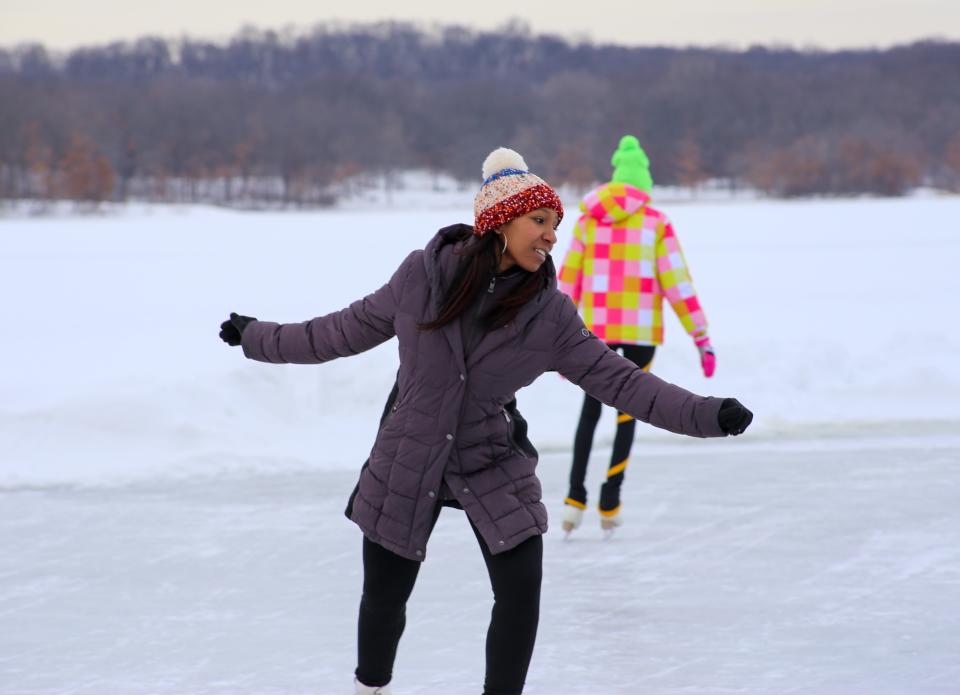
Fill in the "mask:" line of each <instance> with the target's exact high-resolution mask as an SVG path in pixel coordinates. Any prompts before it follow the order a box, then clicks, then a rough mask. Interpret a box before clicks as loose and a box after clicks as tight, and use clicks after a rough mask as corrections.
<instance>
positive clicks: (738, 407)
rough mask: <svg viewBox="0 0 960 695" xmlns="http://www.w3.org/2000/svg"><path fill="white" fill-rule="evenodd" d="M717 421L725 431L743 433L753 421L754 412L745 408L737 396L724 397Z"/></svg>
mask: <svg viewBox="0 0 960 695" xmlns="http://www.w3.org/2000/svg"><path fill="white" fill-rule="evenodd" d="M717 421H718V422H719V423H720V429H722V430H723V431H724V433H726V434H732V435H738V434H743V432H744V430H746V429H747V428H748V427H749V426H750V423H751V422H753V413H751V412H750V411H749V410H747V409H746V408H744V407H743V404H742V403H741V402H740V401H738V400H737V399H736V398H724V399H723V402H722V403H721V404H720V412H719V413H718V414H717Z"/></svg>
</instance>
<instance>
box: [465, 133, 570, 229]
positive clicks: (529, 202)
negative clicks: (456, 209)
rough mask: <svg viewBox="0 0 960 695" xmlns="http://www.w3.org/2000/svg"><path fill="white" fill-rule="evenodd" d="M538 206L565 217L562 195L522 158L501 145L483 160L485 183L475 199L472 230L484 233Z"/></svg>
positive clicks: (561, 217) (559, 216) (560, 217)
mask: <svg viewBox="0 0 960 695" xmlns="http://www.w3.org/2000/svg"><path fill="white" fill-rule="evenodd" d="M537 208H550V209H551V210H555V211H556V213H557V215H558V220H557V221H558V222H559V221H560V220H562V219H563V203H561V202H560V196H558V195H557V192H556V191H555V190H553V189H552V188H551V187H550V186H549V185H548V184H547V183H546V182H545V181H544V180H543V179H541V178H540V177H539V176H537V175H535V174H531V173H530V170H529V168H528V167H527V163H526V162H525V161H523V157H521V156H520V155H519V154H517V153H516V152H514V151H513V150H511V149H509V148H506V147H499V148H497V149H495V150H494V151H493V152H491V153H490V154H489V155H487V158H486V159H485V160H484V161H483V186H481V187H480V192H479V193H477V197H476V198H474V200H473V214H474V223H473V233H474V234H476V235H477V236H483V235H484V234H486V233H487V232H489V231H490V230H491V229H496V228H497V227H499V226H500V225H503V224H506V223H507V222H509V221H510V220H513V219H516V218H517V217H520V216H521V215H526V214H527V213H528V212H530V211H531V210H536V209H537Z"/></svg>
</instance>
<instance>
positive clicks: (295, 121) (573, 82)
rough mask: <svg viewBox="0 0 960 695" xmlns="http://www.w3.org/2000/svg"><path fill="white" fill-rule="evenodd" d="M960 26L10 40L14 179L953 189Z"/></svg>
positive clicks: (325, 194)
mask: <svg viewBox="0 0 960 695" xmlns="http://www.w3.org/2000/svg"><path fill="white" fill-rule="evenodd" d="M958 85H960V42H947V41H922V42H917V43H913V44H909V45H903V46H896V47H893V48H887V49H869V50H867V49H857V50H841V51H825V50H795V49H789V48H768V47H761V46H755V47H752V48H749V49H746V50H731V49H724V48H669V47H627V46H617V45H610V44H603V45H601V44H593V43H589V42H584V41H579V42H574V41H571V40H567V39H563V38H559V37H556V36H538V35H534V34H532V33H531V32H530V30H529V29H528V28H527V27H525V26H524V25H522V24H516V23H515V24H511V25H507V26H505V27H503V28H502V29H500V30H497V31H474V30H469V29H465V28H462V27H440V28H435V29H431V30H426V29H423V28H420V27H418V26H416V25H412V24H403V23H381V24H375V25H349V26H340V25H321V26H318V27H317V28H315V29H314V30H313V31H311V32H309V33H306V34H294V33H277V32H273V31H260V30H256V29H247V30H244V31H242V32H240V33H238V34H237V35H236V36H234V37H233V38H232V39H230V40H228V41H226V42H221V43H214V42H207V41H203V40H198V39H178V40H169V39H161V38H155V37H144V38H140V39H137V40H133V41H128V42H116V43H111V44H106V45H102V46H93V47H85V48H80V49H75V50H71V51H65V52H52V51H48V50H47V49H46V48H44V47H43V46H42V45H39V44H28V45H21V46H17V47H14V48H9V49H0V198H5V199H39V200H56V199H74V200H81V201H100V200H128V199H148V200H162V201H189V202H202V201H206V202H216V203H226V204H230V203H236V204H248V203H254V204H256V203H269V204H307V205H311V204H313V205H316V204H327V203H329V202H331V201H332V196H333V195H334V194H333V193H332V192H333V191H335V190H338V184H340V183H341V182H343V181H345V180H354V179H357V178H363V177H378V178H381V177H382V178H384V179H385V180H390V178H391V177H392V176H394V175H395V174H396V173H397V172H400V171H404V170H410V169H423V170H427V171H432V172H435V173H437V174H447V175H450V176H453V177H454V178H456V179H458V180H460V181H465V182H477V181H478V179H479V176H480V174H479V171H480V164H481V162H482V161H483V158H484V156H485V155H486V154H487V153H488V152H489V151H490V150H492V149H493V148H495V147H497V146H500V145H506V146H509V147H513V148H514V149H516V150H518V151H520V152H521V153H522V154H523V155H524V156H525V157H526V159H527V162H528V163H529V164H530V166H531V168H532V169H533V170H534V171H536V172H537V173H538V174H540V175H541V176H543V177H544V178H546V179H547V180H549V181H551V182H555V183H556V184H570V185H573V186H581V187H582V186H586V185H589V184H591V183H593V182H597V181H604V180H606V179H607V178H608V177H609V175H610V154H611V153H612V151H613V150H614V148H615V147H616V144H617V141H618V140H619V138H620V136H621V135H624V134H627V133H631V134H634V135H636V136H637V137H638V138H640V141H641V143H642V144H643V146H644V148H645V149H646V150H647V152H648V154H649V156H650V159H651V163H652V171H653V176H654V180H655V182H657V183H660V184H667V185H680V186H690V187H694V188H695V187H697V186H699V185H702V184H703V182H705V181H707V180H722V181H725V182H727V184H728V185H730V186H731V187H734V188H735V187H751V188H755V189H758V190H760V191H763V192H765V193H767V194H769V195H772V196H803V195H849V194H860V193H869V194H879V195H901V194H903V193H906V192H908V191H910V190H912V189H914V188H916V187H918V186H933V187H939V188H943V189H945V190H954V191H957V190H960V88H958Z"/></svg>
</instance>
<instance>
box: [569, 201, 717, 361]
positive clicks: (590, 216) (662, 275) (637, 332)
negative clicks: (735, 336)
mask: <svg viewBox="0 0 960 695" xmlns="http://www.w3.org/2000/svg"><path fill="white" fill-rule="evenodd" d="M649 202H650V196H648V195H647V194H646V193H644V192H643V191H641V190H640V189H639V188H635V187H633V186H631V185H629V184H624V183H607V184H604V185H603V186H600V187H599V188H597V189H596V190H594V191H591V192H590V193H588V194H587V196H586V197H585V198H584V199H583V202H581V203H580V210H581V211H582V212H583V214H582V215H581V216H580V219H578V220H577V224H576V227H575V228H574V230H573V242H572V243H571V245H570V250H569V251H568V252H567V256H566V258H565V259H564V261H563V267H562V268H561V270H560V278H559V284H560V289H561V290H562V291H563V292H564V293H566V294H568V295H569V296H570V297H571V298H572V299H573V302H574V304H576V305H577V306H578V307H580V310H581V313H582V315H583V322H584V323H585V324H586V325H587V327H588V328H589V329H590V330H591V331H593V333H594V334H595V335H596V336H597V337H598V338H600V339H601V340H603V341H604V342H606V343H627V344H631V345H660V344H661V343H663V312H662V310H661V299H662V298H663V297H666V298H667V301H668V302H670V305H671V306H672V307H673V310H674V311H675V312H676V314H677V317H678V318H679V319H680V323H682V324H683V327H684V328H685V329H686V331H687V333H689V334H690V336H691V337H692V338H693V339H694V340H697V339H699V338H703V337H705V336H706V335H707V319H706V317H705V316H704V314H703V309H701V308H700V302H699V301H697V294H696V292H695V291H694V289H693V283H692V281H691V280H690V273H689V272H688V271H687V264H686V261H685V260H684V257H683V252H682V251H681V250H680V243H679V241H677V237H676V235H675V234H674V232H673V225H671V224H670V220H668V219H667V217H666V215H664V214H663V213H662V212H660V211H659V210H655V209H654V208H652V207H650V206H649V205H648V203H649Z"/></svg>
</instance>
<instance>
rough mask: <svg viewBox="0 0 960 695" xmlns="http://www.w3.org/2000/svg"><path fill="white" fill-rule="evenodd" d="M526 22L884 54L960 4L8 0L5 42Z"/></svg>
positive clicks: (955, 35) (623, 36)
mask: <svg viewBox="0 0 960 695" xmlns="http://www.w3.org/2000/svg"><path fill="white" fill-rule="evenodd" d="M511 17H516V18H519V19H522V20H524V21H526V22H527V23H529V24H530V26H531V28H532V30H533V31H534V33H552V34H559V35H561V36H565V37H567V38H573V39H581V38H589V39H591V40H593V41H595V42H598V43H619V44H627V45H641V44H642V45H650V44H661V45H675V46H676V45H708V46H716V45H725V46H729V47H732V48H745V47H747V46H749V45H751V44H756V43H760V44H766V45H771V44H781V45H782V44H787V45H791V46H794V47H797V48H807V47H820V48H826V49H834V48H862V47H886V46H890V45H893V44H901V43H907V42H911V41H915V40H917V39H921V38H930V37H934V38H944V39H951V40H960V0H722V1H721V0H654V1H653V2H637V1H636V0H634V1H633V2H623V1H620V0H600V1H595V2H584V1H583V0H553V1H552V2H547V1H545V0H531V1H528V2H517V1H516V0H513V1H512V2H510V1H500V0H485V1H484V2H450V0H411V1H410V2H406V3H405V2H402V0H377V1H371V2H363V1H355V2H337V3H331V4H325V3H323V2H317V1H316V0H314V1H312V2H307V1H306V0H270V1H269V2H265V1H264V0H255V1H254V0H229V1H227V0H211V1H206V2H205V1H204V0H153V1H151V2H137V0H125V1H123V0H0V46H4V47H11V46H14V45H16V44H19V43H24V42H40V43H43V44H45V45H46V46H48V47H50V48H55V49H65V48H73V47H76V46H82V45H91V44H100V43H106V42H109V41H113V40H128V39H133V38H137V37H140V36H144V35H147V34H150V35H156V36H162V37H166V38H177V37H180V36H184V35H186V36H190V37H192V38H203V39H209V40H214V41H222V40H225V39H228V38H229V37H230V36H232V35H233V34H234V33H235V32H237V30H239V29H240V28H241V27H242V26H244V25H251V26H255V27H258V28H262V29H277V30H281V29H283V28H285V27H294V28H296V29H301V30H306V29H308V28H309V27H311V26H313V25H314V24H317V23H319V22H324V21H329V20H341V21H361V22H369V21H377V20H383V19H399V20H408V21H415V22H419V23H424V24H426V25H429V24H431V23H442V24H451V23H456V24H461V25H466V26H468V27H471V28H474V29H492V28H495V27H497V26H500V25H502V24H503V23H504V22H505V21H506V20H507V19H509V18H511Z"/></svg>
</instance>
